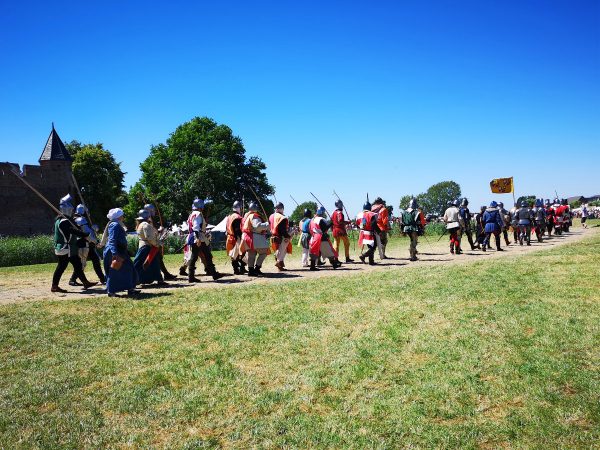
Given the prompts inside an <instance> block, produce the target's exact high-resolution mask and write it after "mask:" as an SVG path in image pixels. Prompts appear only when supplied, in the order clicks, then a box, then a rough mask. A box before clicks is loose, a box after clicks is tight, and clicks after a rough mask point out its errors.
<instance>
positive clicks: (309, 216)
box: [304, 208, 312, 219]
mask: <svg viewBox="0 0 600 450" xmlns="http://www.w3.org/2000/svg"><path fill="white" fill-rule="evenodd" d="M304 217H306V218H308V219H310V218H311V217H312V211H311V210H310V209H308V208H306V209H305V210H304Z"/></svg>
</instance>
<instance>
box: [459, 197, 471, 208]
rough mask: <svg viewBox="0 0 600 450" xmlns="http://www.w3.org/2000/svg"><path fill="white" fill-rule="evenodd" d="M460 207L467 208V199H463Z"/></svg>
mask: <svg viewBox="0 0 600 450" xmlns="http://www.w3.org/2000/svg"><path fill="white" fill-rule="evenodd" d="M460 206H469V199H468V198H467V197H465V198H463V199H462V202H461V203H460Z"/></svg>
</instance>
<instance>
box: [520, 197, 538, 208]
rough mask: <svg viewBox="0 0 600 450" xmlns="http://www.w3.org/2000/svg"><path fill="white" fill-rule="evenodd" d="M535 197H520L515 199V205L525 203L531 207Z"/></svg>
mask: <svg viewBox="0 0 600 450" xmlns="http://www.w3.org/2000/svg"><path fill="white" fill-rule="evenodd" d="M536 198H537V197H536V196H535V195H522V196H520V197H519V198H518V199H517V205H519V206H520V205H521V202H527V205H528V206H533V205H534V204H535V200H536Z"/></svg>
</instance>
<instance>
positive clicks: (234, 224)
mask: <svg viewBox="0 0 600 450" xmlns="http://www.w3.org/2000/svg"><path fill="white" fill-rule="evenodd" d="M232 210H233V212H232V213H231V214H230V215H229V216H228V217H227V222H226V226H225V228H226V230H227V241H226V243H225V250H227V254H228V255H229V257H230V258H231V267H233V273H234V274H235V275H244V274H245V273H247V272H248V271H247V270H246V263H245V262H244V256H245V253H244V252H242V251H241V248H240V247H241V245H242V202H240V201H239V200H236V201H235V202H233V207H232Z"/></svg>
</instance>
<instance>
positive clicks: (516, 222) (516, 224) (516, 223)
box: [509, 203, 519, 244]
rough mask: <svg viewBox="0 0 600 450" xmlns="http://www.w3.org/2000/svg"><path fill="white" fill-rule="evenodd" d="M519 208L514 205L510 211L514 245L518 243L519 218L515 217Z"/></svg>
mask: <svg viewBox="0 0 600 450" xmlns="http://www.w3.org/2000/svg"><path fill="white" fill-rule="evenodd" d="M518 209H519V207H518V206H517V204H516V203H515V204H514V206H513V207H512V208H511V209H510V211H509V214H510V227H511V228H512V232H513V242H514V243H515V244H516V243H517V242H519V218H518V217H517V210H518Z"/></svg>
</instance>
